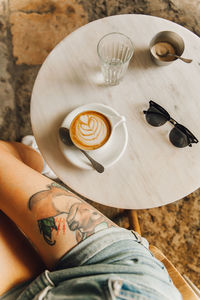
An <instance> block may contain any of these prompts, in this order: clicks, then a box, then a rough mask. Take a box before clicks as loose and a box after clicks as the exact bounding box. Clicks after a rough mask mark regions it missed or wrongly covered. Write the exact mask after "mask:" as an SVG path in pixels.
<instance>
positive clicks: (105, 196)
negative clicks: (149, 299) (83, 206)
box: [31, 15, 200, 209]
mask: <svg viewBox="0 0 200 300" xmlns="http://www.w3.org/2000/svg"><path fill="white" fill-rule="evenodd" d="M163 30H172V31H175V32H177V33H178V34H180V35H181V36H182V37H183V39H184V41H185V51H184V53H183V54H184V55H183V56H184V57H188V58H192V59H193V62H192V63H191V64H186V63H183V62H182V61H180V60H177V61H175V62H173V64H171V65H169V66H164V67H159V66H156V65H155V64H154V63H153V62H152V61H151V58H150V55H149V50H148V46H149V43H150V40H151V39H152V38H153V36H154V35H155V34H156V33H157V32H159V31H163ZM114 31H119V32H122V33H124V34H126V35H127V36H129V37H130V38H131V39H132V41H133V43H134V45H135V53H134V55H133V58H132V60H131V63H130V65H129V68H128V71H127V73H126V75H125V78H124V80H123V81H122V82H121V83H120V84H119V85H118V86H111V87H108V86H104V85H103V84H102V82H101V77H100V67H99V61H98V56H97V52H96V46H97V43H98V41H99V39H100V38H101V37H102V36H103V35H105V34H106V33H109V32H114ZM150 99H151V100H154V101H155V102H157V103H159V104H160V105H162V106H163V107H164V108H165V109H166V110H167V111H168V112H169V113H170V114H171V116H172V117H173V118H174V119H175V120H177V121H178V122H179V123H180V124H183V125H184V126H186V127H187V128H188V129H189V130H191V131H192V133H193V134H194V135H195V136H196V137H197V138H198V139H199V140H200V39H199V38H198V37H197V36H196V35H195V34H193V33H192V32H190V31H189V30H187V29H185V28H183V27H181V26H180V25H177V24H175V23H173V22H170V21H167V20H164V19H161V18H158V17H152V16H145V15H119V16H112V17H107V18H104V19H100V20H97V21H94V22H91V23H89V24H87V25H85V26H83V27H81V28H79V29H78V30H76V31H74V32H73V33H72V34H70V35H68V36H67V37H66V38H65V39H64V40H63V41H61V42H60V43H59V44H58V45H57V46H56V47H55V48H54V50H53V51H52V52H51V53H50V54H49V56H48V57H47V59H46V60H45V62H44V63H43V65H42V67H41V69H40V71H39V74H38V76H37V79H36V82H35V85H34V89H33V93H32V99H31V122H32V127H33V133H34V136H35V138H36V141H37V144H38V146H39V149H40V151H41V153H42V155H43V157H44V159H45V160H46V161H47V163H48V164H49V166H50V167H51V168H52V170H53V171H54V172H55V173H56V174H57V176H58V177H59V178H60V179H61V180H62V181H63V182H65V183H66V184H67V185H68V186H70V187H71V188H72V189H74V190H75V191H77V192H78V193H79V194H81V195H83V196H85V197H87V198H88V199H91V200H93V201H96V202H99V203H101V204H104V205H108V206H112V207H118V208H131V209H143V208H151V207H156V206H161V205H164V204H167V203H170V202H173V201H176V200H178V199H181V198H183V197H184V196H186V195H188V194H190V193H191V192H193V191H194V190H196V189H197V188H199V187H200V142H199V143H198V144H193V147H192V148H190V147H186V148H182V149H180V148H176V147H174V146H173V145H172V144H171V143H170V142H169V138H168V134H169V132H170V130H171V129H172V128H173V127H172V125H171V124H170V123H169V122H168V123H166V124H165V125H164V126H162V127H157V128H155V127H152V126H150V125H148V124H147V122H146V120H145V117H144V114H143V110H144V109H147V108H148V102H149V100H150ZM93 102H98V103H102V104H106V105H109V106H111V107H112V108H114V109H115V110H116V111H118V112H119V113H120V114H122V115H124V116H125V117H126V120H127V121H126V124H127V129H128V145H127V148H126V150H125V153H124V154H123V156H122V157H121V158H120V160H119V161H118V162H117V163H116V164H115V165H113V166H111V167H109V168H107V169H106V170H105V172H104V173H102V174H99V173H97V172H96V171H94V170H83V169H79V168H78V167H76V166H74V165H72V164H71V163H70V162H69V161H68V160H67V159H66V158H65V157H64V155H63V153H62V152H61V150H60V147H59V144H58V135H57V132H58V128H59V126H60V125H61V123H62V121H63V119H64V118H65V116H66V115H67V114H68V113H69V112H70V111H72V110H73V109H75V108H77V107H78V106H80V105H84V104H87V103H93Z"/></svg>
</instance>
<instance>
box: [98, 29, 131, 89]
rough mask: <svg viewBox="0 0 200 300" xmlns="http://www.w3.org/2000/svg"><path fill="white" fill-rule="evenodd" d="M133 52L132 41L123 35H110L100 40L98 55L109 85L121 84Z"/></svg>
mask: <svg viewBox="0 0 200 300" xmlns="http://www.w3.org/2000/svg"><path fill="white" fill-rule="evenodd" d="M133 52H134V47H133V43H132V41H131V39H130V38H129V37H127V36H126V35H124V34H122V33H119V32H112V33H108V34H106V35H105V36H103V37H102V38H101V39H100V41H99V43H98V45H97V53H98V56H99V59H100V63H101V70H102V73H103V77H104V81H105V83H106V84H107V85H117V84H119V82H120V80H122V78H123V77H124V75H125V73H126V70H127V68H128V65H129V61H130V59H131V57H132V55H133Z"/></svg>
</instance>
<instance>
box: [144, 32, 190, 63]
mask: <svg viewBox="0 0 200 300" xmlns="http://www.w3.org/2000/svg"><path fill="white" fill-rule="evenodd" d="M184 48H185V44H184V41H183V39H182V37H181V36H180V35H179V34H177V33H176V32H173V31H161V32H158V33H157V34H156V35H155V36H154V37H153V39H152V40H151V42H150V46H149V49H150V55H151V58H152V60H153V61H154V63H155V64H157V65H159V66H167V65H169V64H171V63H173V62H174V61H176V60H177V58H175V57H174V56H173V55H174V54H175V55H178V56H181V55H182V54H183V51H184ZM163 52H164V53H166V52H167V53H169V54H170V55H172V56H170V55H169V56H165V55H163Z"/></svg>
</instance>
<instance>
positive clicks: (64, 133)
mask: <svg viewBox="0 0 200 300" xmlns="http://www.w3.org/2000/svg"><path fill="white" fill-rule="evenodd" d="M59 136H60V139H61V141H62V142H63V143H64V144H65V145H67V146H72V145H74V143H73V142H72V140H71V137H70V134H69V129H68V128H66V127H60V128H59ZM74 146H75V145H74ZM75 147H76V146H75ZM77 148H78V147H77ZM78 149H79V150H80V151H81V152H82V153H83V154H84V155H85V156H86V157H87V158H88V159H89V161H90V162H91V164H92V166H93V168H94V169H95V170H96V171H97V172H99V173H103V172H104V167H103V166H102V165H101V164H100V163H98V162H97V161H96V160H94V159H93V158H92V157H91V156H90V155H89V154H88V153H87V152H85V151H84V150H82V149H80V148H78Z"/></svg>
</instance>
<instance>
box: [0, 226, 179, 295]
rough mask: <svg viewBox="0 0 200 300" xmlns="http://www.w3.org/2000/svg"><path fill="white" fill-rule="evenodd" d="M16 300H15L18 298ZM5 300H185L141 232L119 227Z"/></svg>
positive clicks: (101, 234)
mask: <svg viewBox="0 0 200 300" xmlns="http://www.w3.org/2000/svg"><path fill="white" fill-rule="evenodd" d="M13 295H14V296H13ZM0 299H4V300H8V299H9V300H11V299H15V300H16V299H17V300H29V299H33V300H42V299H48V300H54V299H59V300H60V299H67V300H71V299H75V300H78V299H81V300H90V299H94V300H103V299H109V300H123V299H126V300H130V299H137V300H147V299H152V300H161V299H162V300H167V299H168V300H169V299H171V300H180V299H182V297H181V295H180V293H179V291H178V290H177V289H176V287H175V286H174V285H173V283H172V280H171V279H170V277H169V275H168V272H167V270H166V269H165V267H164V265H163V264H162V263H161V262H160V261H158V260H157V259H156V258H154V256H153V255H152V253H151V252H150V251H149V250H148V242H147V241H146V239H144V238H142V237H140V236H139V235H138V234H137V233H136V232H134V231H129V230H126V229H123V228H118V227H113V228H109V229H105V230H102V231H99V232H97V233H95V234H94V235H91V236H90V237H88V238H87V239H85V240H84V241H82V242H81V243H79V244H78V245H77V246H75V247H74V248H73V249H72V250H71V251H69V252H68V253H67V254H66V255H64V256H63V257H62V258H61V259H60V260H59V262H58V263H57V265H56V266H55V269H54V270H51V271H49V270H46V271H45V272H44V273H42V274H41V275H39V276H38V277H37V278H36V279H34V280H32V281H31V282H29V283H26V284H25V285H23V286H20V287H18V288H15V289H12V290H11V291H9V292H8V293H6V294H5V295H4V296H3V297H0Z"/></svg>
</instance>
